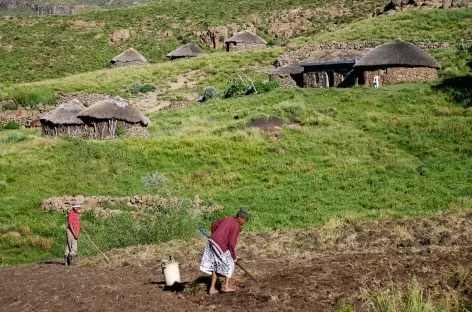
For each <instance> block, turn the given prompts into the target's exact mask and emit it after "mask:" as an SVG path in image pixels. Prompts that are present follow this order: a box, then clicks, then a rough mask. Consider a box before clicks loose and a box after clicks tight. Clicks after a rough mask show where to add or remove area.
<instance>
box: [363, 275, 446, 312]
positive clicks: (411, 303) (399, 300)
mask: <svg viewBox="0 0 472 312" xmlns="http://www.w3.org/2000/svg"><path fill="white" fill-rule="evenodd" d="M362 295H363V297H364V299H365V300H366V303H367V306H368V308H367V311H369V312H434V311H441V310H439V309H437V308H435V307H434V305H433V303H432V302H431V299H430V297H429V296H428V294H427V293H426V292H425V290H424V289H423V287H422V286H421V285H420V283H419V282H418V280H417V279H413V280H412V281H411V282H410V283H409V284H408V285H407V286H406V287H405V289H401V288H396V287H393V289H387V290H380V289H374V290H365V289H364V290H363V294H362Z"/></svg>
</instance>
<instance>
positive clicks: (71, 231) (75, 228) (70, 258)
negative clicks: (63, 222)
mask: <svg viewBox="0 0 472 312" xmlns="http://www.w3.org/2000/svg"><path fill="white" fill-rule="evenodd" d="M79 210H80V205H79V203H78V202H76V201H74V202H73V203H72V209H71V210H70V211H69V215H68V216H67V230H66V252H65V255H64V262H65V264H66V265H75V264H76V257H77V240H78V239H79V234H80V217H79Z"/></svg>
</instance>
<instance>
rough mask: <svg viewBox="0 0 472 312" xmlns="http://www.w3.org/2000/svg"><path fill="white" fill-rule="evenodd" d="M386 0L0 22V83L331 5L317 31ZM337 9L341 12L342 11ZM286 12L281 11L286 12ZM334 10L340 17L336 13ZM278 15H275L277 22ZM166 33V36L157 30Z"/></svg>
mask: <svg viewBox="0 0 472 312" xmlns="http://www.w3.org/2000/svg"><path fill="white" fill-rule="evenodd" d="M383 2H384V0H364V1H360V2H358V3H357V4H356V5H353V3H352V1H349V0H310V1H300V0H277V1H265V0H256V1H254V0H251V1H249V0H243V1H236V2H235V1H228V0H223V1H218V2H217V4H215V2H214V1H210V0H196V1H191V0H177V1H176V0H161V1H156V2H153V3H151V4H145V5H138V6H134V7H130V8H120V9H114V10H108V11H94V12H86V13H82V14H77V15H69V16H42V17H28V18H25V17H23V18H21V17H19V18H1V19H0V59H1V60H2V62H1V64H0V83H4V84H8V83H16V82H24V81H36V80H43V79H46V78H53V77H63V76H68V75H70V74H76V73H80V72H87V71H92V70H97V69H101V68H105V67H106V65H107V62H108V61H109V60H110V59H111V58H113V57H114V56H116V55H117V54H118V53H120V51H122V50H123V49H124V48H127V47H130V46H133V47H135V48H136V49H138V50H139V51H140V52H141V53H143V55H144V56H145V57H146V58H147V59H148V60H150V61H151V62H160V61H163V60H165V55H166V54H167V53H169V52H170V51H172V50H173V49H174V48H176V47H178V46H180V45H181V44H183V43H187V42H189V41H198V38H197V37H196V36H195V34H194V32H195V31H201V32H206V31H207V29H208V27H210V26H220V25H221V26H225V25H228V24H231V23H235V24H236V25H238V26H239V28H240V29H241V30H242V29H243V27H244V26H243V25H244V24H245V23H247V22H253V23H254V24H255V25H256V27H257V29H258V32H259V33H260V34H261V35H263V36H265V37H266V38H267V39H271V38H269V36H268V35H267V32H268V25H269V21H268V18H269V17H271V16H272V15H274V14H276V15H277V14H279V15H277V16H279V18H280V17H281V16H283V15H284V14H286V13H287V12H286V11H284V10H290V9H294V8H305V9H312V10H314V9H316V8H318V9H322V8H325V7H326V8H331V11H332V12H333V14H323V15H321V14H315V15H314V16H313V17H312V18H311V19H310V21H309V23H310V25H309V27H307V29H306V31H305V32H306V33H316V32H318V31H320V30H322V29H327V28H329V27H332V26H333V25H336V24H343V23H347V22H349V21H352V20H355V19H359V18H364V17H365V16H366V15H367V14H368V13H370V12H371V11H372V9H373V7H376V6H379V5H383ZM341 10H342V11H343V13H341ZM284 12H285V13H284ZM337 15H339V16H337ZM276 20H277V19H276ZM123 28H127V29H131V30H132V37H131V38H130V39H129V40H127V41H126V42H124V43H122V44H119V45H114V46H110V45H109V44H108V36H109V34H110V33H111V32H113V31H116V30H119V29H123ZM164 30H170V31H172V33H173V35H172V36H171V37H162V36H159V35H158V32H159V31H164Z"/></svg>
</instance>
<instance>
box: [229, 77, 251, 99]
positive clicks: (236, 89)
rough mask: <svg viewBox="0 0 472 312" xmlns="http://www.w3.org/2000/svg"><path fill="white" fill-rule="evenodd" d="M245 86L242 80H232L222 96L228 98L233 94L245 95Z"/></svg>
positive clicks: (233, 95)
mask: <svg viewBox="0 0 472 312" xmlns="http://www.w3.org/2000/svg"><path fill="white" fill-rule="evenodd" d="M246 92H247V86H246V85H245V84H243V83H242V82H239V81H237V82H234V83H233V84H231V86H230V87H229V88H228V89H227V90H226V92H225V95H224V98H225V99H229V98H232V97H235V96H240V95H246Z"/></svg>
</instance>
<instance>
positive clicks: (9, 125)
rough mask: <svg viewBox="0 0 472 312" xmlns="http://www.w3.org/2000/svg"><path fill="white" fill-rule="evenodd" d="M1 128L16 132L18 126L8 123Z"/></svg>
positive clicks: (17, 124)
mask: <svg viewBox="0 0 472 312" xmlns="http://www.w3.org/2000/svg"><path fill="white" fill-rule="evenodd" d="M3 128H4V129H7V130H16V129H20V124H19V123H17V122H16V121H9V122H8V123H7V124H6V125H5V126H3Z"/></svg>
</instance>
